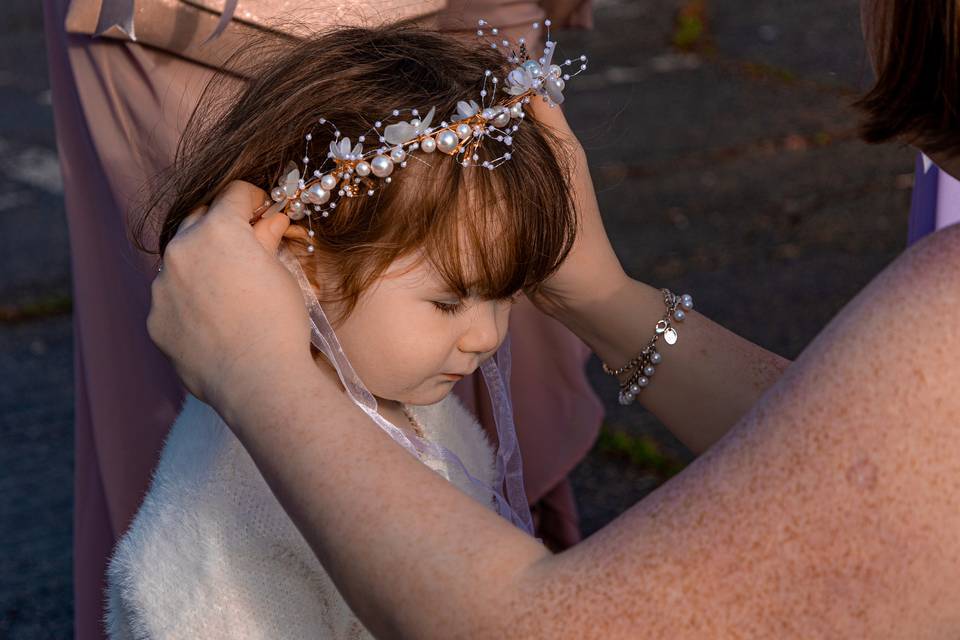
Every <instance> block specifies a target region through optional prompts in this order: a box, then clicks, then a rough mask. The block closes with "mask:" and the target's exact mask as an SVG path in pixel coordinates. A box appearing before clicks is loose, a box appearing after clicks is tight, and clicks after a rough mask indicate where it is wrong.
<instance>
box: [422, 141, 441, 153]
mask: <svg viewBox="0 0 960 640" xmlns="http://www.w3.org/2000/svg"><path fill="white" fill-rule="evenodd" d="M420 148H421V149H423V152H424V153H433V152H434V151H436V150H437V141H436V140H434V139H433V138H424V139H423V140H421V141H420Z"/></svg>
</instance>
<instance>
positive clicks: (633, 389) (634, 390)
mask: <svg viewBox="0 0 960 640" xmlns="http://www.w3.org/2000/svg"><path fill="white" fill-rule="evenodd" d="M630 393H632V394H633V395H639V394H640V387H639V386H637V385H635V384H632V385H630Z"/></svg>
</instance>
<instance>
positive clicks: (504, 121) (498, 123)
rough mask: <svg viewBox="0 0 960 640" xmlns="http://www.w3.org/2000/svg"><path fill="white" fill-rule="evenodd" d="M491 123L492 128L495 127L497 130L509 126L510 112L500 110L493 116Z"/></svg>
mask: <svg viewBox="0 0 960 640" xmlns="http://www.w3.org/2000/svg"><path fill="white" fill-rule="evenodd" d="M492 122H493V126H495V127H497V128H498V129H500V128H503V127H505V126H507V125H508V124H510V112H509V111H507V110H506V109H503V108H501V109H500V110H499V112H497V115H496V116H494V118H493V121H492Z"/></svg>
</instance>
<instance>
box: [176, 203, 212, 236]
mask: <svg viewBox="0 0 960 640" xmlns="http://www.w3.org/2000/svg"><path fill="white" fill-rule="evenodd" d="M208 209H209V207H207V205H205V204H204V205H200V206H199V207H197V208H196V209H194V210H193V211H191V212H190V215H188V216H187V217H186V218H184V219H183V220H181V221H180V226H178V227H177V233H178V234H180V233H183V232H184V231H186V230H187V229H189V228H190V227H192V226H193V225H195V224H196V223H197V220H199V219H200V218H201V217H202V216H203V214H205V213H206V212H207V210H208Z"/></svg>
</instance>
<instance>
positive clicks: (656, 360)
mask: <svg viewBox="0 0 960 640" xmlns="http://www.w3.org/2000/svg"><path fill="white" fill-rule="evenodd" d="M662 360H663V356H662V355H660V352H659V351H654V352H653V353H651V354H650V362H652V363H653V364H660V362H661V361H662Z"/></svg>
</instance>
